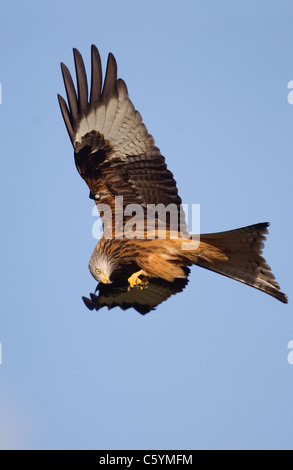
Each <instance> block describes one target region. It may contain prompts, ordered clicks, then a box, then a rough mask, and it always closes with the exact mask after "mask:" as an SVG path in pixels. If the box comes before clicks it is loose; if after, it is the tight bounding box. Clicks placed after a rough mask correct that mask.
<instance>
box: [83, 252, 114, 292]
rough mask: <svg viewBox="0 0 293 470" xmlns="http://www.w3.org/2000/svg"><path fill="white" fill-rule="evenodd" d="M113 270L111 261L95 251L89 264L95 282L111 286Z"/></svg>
mask: <svg viewBox="0 0 293 470" xmlns="http://www.w3.org/2000/svg"><path fill="white" fill-rule="evenodd" d="M113 269H114V264H113V263H112V262H111V260H110V259H109V258H107V257H106V256H105V255H102V254H101V253H99V252H98V251H97V250H94V252H93V254H92V256H91V259H90V262H89V270H90V272H91V274H92V276H93V277H94V278H95V280H96V281H98V282H102V283H103V284H111V283H112V281H110V276H111V274H112V271H113Z"/></svg>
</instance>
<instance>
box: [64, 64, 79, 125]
mask: <svg viewBox="0 0 293 470" xmlns="http://www.w3.org/2000/svg"><path fill="white" fill-rule="evenodd" d="M61 70H62V76H63V80H64V85H65V90H66V95H67V100H68V104H69V110H70V113H71V116H72V123H73V124H74V123H76V122H77V118H78V104H77V96H76V92H75V87H74V84H73V81H72V77H71V75H70V72H69V70H68V68H67V67H66V65H65V64H63V63H61ZM74 130H76V129H74Z"/></svg>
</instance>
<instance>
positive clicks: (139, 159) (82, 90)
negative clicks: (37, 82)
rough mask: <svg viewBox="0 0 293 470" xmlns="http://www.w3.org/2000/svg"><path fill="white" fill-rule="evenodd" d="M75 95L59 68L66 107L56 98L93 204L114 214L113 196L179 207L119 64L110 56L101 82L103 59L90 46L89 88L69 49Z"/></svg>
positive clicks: (79, 62)
mask: <svg viewBox="0 0 293 470" xmlns="http://www.w3.org/2000/svg"><path fill="white" fill-rule="evenodd" d="M73 53H74V61H75V69H76V78H77V93H76V90H75V87H74V84H73V80H72V77H71V75H70V72H69V70H68V69H67V67H66V66H65V65H64V64H61V69H62V74H63V79H64V84H65V89H66V94H67V101H68V106H67V104H66V102H65V100H64V99H63V98H62V97H61V96H60V95H58V100H59V104H60V108H61V112H62V115H63V119H64V122H65V125H66V127H67V131H68V134H69V137H70V139H71V142H72V145H73V147H74V155H75V163H76V167H77V169H78V172H79V173H80V175H81V176H82V178H83V179H84V180H85V181H86V183H87V185H88V187H89V189H90V194H91V195H92V197H93V199H96V202H97V204H98V205H99V204H100V203H106V204H108V205H109V206H110V207H111V208H112V209H113V210H115V208H114V201H115V196H123V206H124V207H125V206H126V205H128V204H134V203H136V204H141V205H142V206H143V207H146V205H147V204H159V203H162V204H164V205H169V204H175V205H176V206H177V207H178V208H179V207H180V205H181V198H180V197H179V195H178V191H177V187H176V182H175V180H174V178H173V174H172V173H171V172H170V171H169V170H168V169H167V166H166V163H165V158H164V157H163V156H162V155H161V153H160V150H159V149H158V148H157V147H156V146H155V142H154V139H153V137H152V136H151V135H150V134H149V133H148V131H147V128H146V126H145V125H144V123H143V121H142V118H141V115H140V113H139V112H138V111H136V110H135V108H134V106H133V104H132V102H131V100H130V99H129V96H128V91H127V87H126V84H125V83H124V81H123V80H121V79H117V64H116V61H115V58H114V56H113V55H112V54H109V56H108V63H107V69H106V76H105V80H104V84H102V69H101V59H100V55H99V52H98V50H97V48H96V47H95V46H94V45H92V48H91V67H92V70H91V89H90V93H88V83H87V77H86V71H85V66H84V62H83V59H82V56H81V54H80V53H79V52H78V50H77V49H74V50H73Z"/></svg>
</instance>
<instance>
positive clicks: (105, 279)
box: [102, 269, 112, 284]
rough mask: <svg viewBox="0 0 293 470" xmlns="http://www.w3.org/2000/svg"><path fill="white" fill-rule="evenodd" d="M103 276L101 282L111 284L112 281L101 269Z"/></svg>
mask: <svg viewBox="0 0 293 470" xmlns="http://www.w3.org/2000/svg"><path fill="white" fill-rule="evenodd" d="M102 273H103V277H102V283H103V284H112V281H110V279H109V278H108V276H106V274H105V271H104V270H103V269H102Z"/></svg>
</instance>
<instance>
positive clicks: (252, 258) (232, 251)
mask: <svg viewBox="0 0 293 470" xmlns="http://www.w3.org/2000/svg"><path fill="white" fill-rule="evenodd" d="M268 226H269V224H268V223H261V224H255V225H250V226H248V227H243V228H240V229H236V230H230V231H227V232H220V233H211V234H206V235H201V237H200V242H201V243H204V244H206V245H210V246H212V247H214V248H216V249H218V250H220V251H221V252H222V253H223V254H224V257H223V258H222V259H213V260H207V259H206V257H205V256H203V257H201V256H200V254H199V256H198V257H197V260H196V262H195V264H197V265H199V266H201V267H203V268H206V269H209V270H211V271H215V272H217V273H219V274H223V275H224V276H228V277H230V278H232V279H235V280H237V281H240V282H243V283H244V284H247V285H249V286H252V287H255V288H256V289H259V290H261V291H263V292H265V293H267V294H269V295H271V296H273V297H275V298H276V299H278V300H280V301H281V302H283V303H288V298H287V296H286V295H285V294H284V293H283V292H281V290H280V286H279V284H278V283H277V282H276V280H275V276H274V275H273V273H272V271H271V268H270V267H269V266H268V264H267V263H266V260H265V259H264V258H263V257H262V256H261V253H262V248H263V246H264V241H265V239H266V237H265V234H267V233H268V230H267V227H268Z"/></svg>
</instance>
